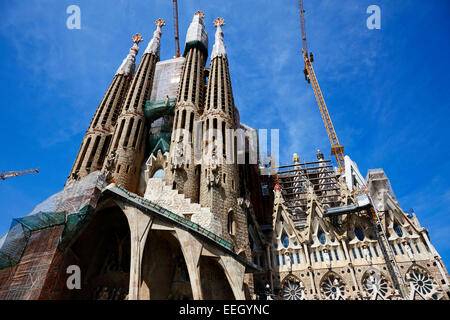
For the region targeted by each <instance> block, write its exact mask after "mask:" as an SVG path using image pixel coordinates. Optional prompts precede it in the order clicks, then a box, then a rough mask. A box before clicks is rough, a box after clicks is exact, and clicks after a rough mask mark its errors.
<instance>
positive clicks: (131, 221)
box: [120, 204, 152, 300]
mask: <svg viewBox="0 0 450 320" xmlns="http://www.w3.org/2000/svg"><path fill="white" fill-rule="evenodd" d="M120 207H121V208H122V210H123V212H124V213H125V215H126V217H127V220H128V225H129V226H130V238H131V254H130V256H131V257H130V258H131V260H130V286H129V291H128V300H139V292H140V287H141V274H142V254H143V253H144V248H145V243H146V240H147V236H148V232H149V230H150V227H151V223H152V218H151V217H150V216H148V215H146V214H144V213H143V212H142V211H140V210H138V209H136V208H134V207H131V206H128V205H124V204H121V205H120Z"/></svg>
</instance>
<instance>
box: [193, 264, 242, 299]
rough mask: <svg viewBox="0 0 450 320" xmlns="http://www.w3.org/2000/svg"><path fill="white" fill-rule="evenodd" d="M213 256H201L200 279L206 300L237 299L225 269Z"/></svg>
mask: <svg viewBox="0 0 450 320" xmlns="http://www.w3.org/2000/svg"><path fill="white" fill-rule="evenodd" d="M216 260H217V259H216V258H212V257H205V256H202V257H200V279H201V286H202V293H203V299H204V300H235V297H234V294H233V290H232V289H231V286H230V284H229V282H228V280H227V277H226V275H225V272H224V270H223V269H222V267H221V266H220V264H219V263H218V262H217V261H216Z"/></svg>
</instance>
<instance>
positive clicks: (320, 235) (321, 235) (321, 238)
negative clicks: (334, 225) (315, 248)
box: [317, 231, 326, 244]
mask: <svg viewBox="0 0 450 320" xmlns="http://www.w3.org/2000/svg"><path fill="white" fill-rule="evenodd" d="M317 238H318V239H319V242H320V243H321V244H325V242H326V238H325V233H324V232H323V231H319V232H318V233H317Z"/></svg>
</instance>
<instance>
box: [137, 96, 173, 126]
mask: <svg viewBox="0 0 450 320" xmlns="http://www.w3.org/2000/svg"><path fill="white" fill-rule="evenodd" d="M176 100H177V99H175V98H174V99H166V100H160V101H150V100H149V101H147V102H146V104H145V117H146V118H147V119H148V121H149V122H150V123H152V122H153V121H154V120H156V119H158V118H161V117H163V116H166V115H173V114H174V110H175V102H176Z"/></svg>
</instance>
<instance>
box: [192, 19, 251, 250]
mask: <svg viewBox="0 0 450 320" xmlns="http://www.w3.org/2000/svg"><path fill="white" fill-rule="evenodd" d="M214 25H215V26H216V28H217V30H216V35H215V43H214V47H213V51H212V54H211V73H210V77H209V82H208V86H207V93H206V103H205V111H204V113H203V115H202V118H201V119H202V123H203V135H204V137H203V141H204V144H203V163H202V170H201V178H200V204H201V205H202V206H205V207H209V208H211V211H212V212H213V213H214V215H215V217H216V218H217V219H218V220H220V221H221V224H222V237H223V238H225V239H227V240H229V241H231V242H232V243H233V244H234V246H235V250H236V252H239V251H241V252H242V251H245V252H246V256H247V258H249V256H250V251H249V250H248V233H247V217H246V214H245V213H244V210H243V208H241V206H240V205H239V201H238V198H239V197H240V190H239V189H240V181H239V166H238V163H237V152H236V151H237V150H236V148H237V146H234V144H233V141H234V140H235V139H234V137H235V135H234V133H235V132H236V130H237V129H238V127H239V123H238V122H239V120H238V118H237V111H236V110H235V106H234V100H233V92H232V89H231V80H230V73H229V69H228V58H227V54H226V50H225V45H224V42H223V32H222V28H221V26H223V25H224V21H223V19H222V18H217V19H216V20H215V21H214ZM236 140H237V139H236Z"/></svg>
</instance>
